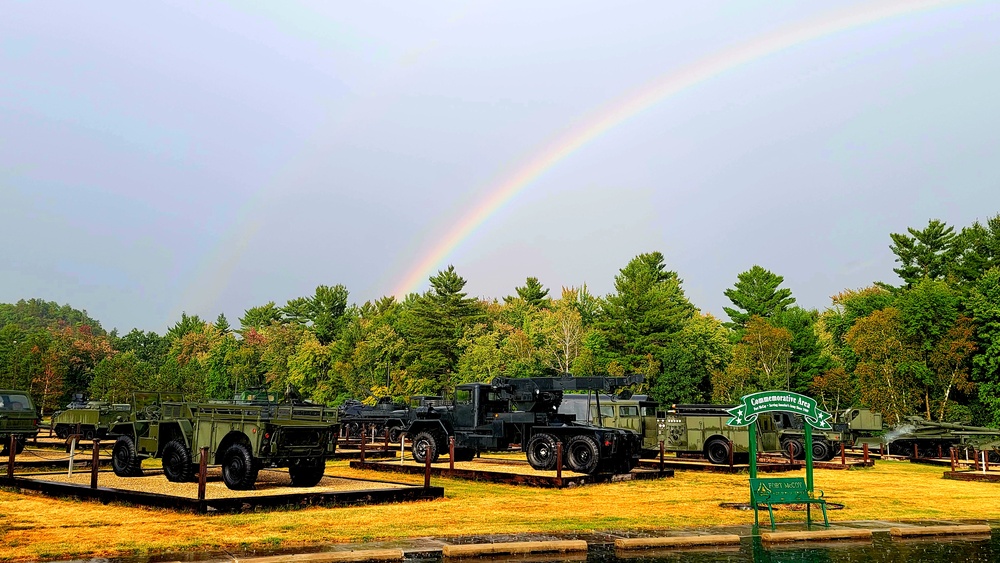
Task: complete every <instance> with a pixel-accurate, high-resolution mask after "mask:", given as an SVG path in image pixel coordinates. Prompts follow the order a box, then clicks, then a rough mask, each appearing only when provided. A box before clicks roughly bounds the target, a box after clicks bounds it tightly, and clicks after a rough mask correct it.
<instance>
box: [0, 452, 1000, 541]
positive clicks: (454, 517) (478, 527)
mask: <svg viewBox="0 0 1000 563" xmlns="http://www.w3.org/2000/svg"><path fill="white" fill-rule="evenodd" d="M942 471H943V468H941V467H931V466H924V465H915V464H910V463H906V462H879V463H878V465H877V466H876V467H875V468H872V469H866V470H854V471H833V470H821V469H817V470H816V473H815V483H816V488H817V489H822V490H824V491H825V493H826V497H825V498H826V499H827V500H828V501H830V502H836V503H841V504H844V505H845V508H844V510H838V511H832V512H830V518H831V520H832V521H833V522H836V521H838V520H870V519H879V520H883V519H890V520H913V519H925V518H931V519H934V518H948V519H982V518H995V517H996V515H997V514H1000V485H998V484H992V483H976V482H961V481H948V480H944V479H942V478H941V473H942ZM327 474H328V475H339V476H349V477H358V478H370V479H378V480H387V479H388V480H393V481H399V482H409V483H421V482H422V481H423V477H422V476H407V475H401V474H400V475H396V474H386V473H375V472H367V471H359V470H354V469H350V468H348V467H347V462H336V463H331V464H330V465H329V467H328V470H327ZM786 475H788V476H791V475H796V474H786ZM797 475H799V476H802V475H803V472H801V471H800V472H798V474H797ZM432 482H433V484H434V485H440V486H443V487H444V489H445V498H443V499H439V500H435V501H424V502H413V503H401V504H391V505H378V506H355V507H338V508H304V509H297V510H269V511H262V512H254V513H249V514H217V515H197V514H192V513H177V512H173V511H170V510H165V509H152V508H137V507H132V506H127V505H102V504H99V503H94V502H83V501H71V500H62V499H54V498H50V497H45V496H40V495H36V494H21V493H18V492H16V491H14V490H11V489H0V560H3V561H8V560H13V561H19V560H35V559H68V558H73V557H84V556H87V557H92V556H102V557H103V556H114V555H143V554H150V553H157V552H164V551H175V550H185V549H187V550H196V549H204V548H237V549H238V548H248V547H262V548H274V547H289V546H297V545H308V544H317V543H332V542H361V541H373V540H388V539H399V538H407V537H421V536H449V535H471V534H484V533H490V534H504V533H519V532H551V531H588V530H640V529H641V530H649V529H664V528H672V529H678V528H686V527H702V526H723V525H730V524H749V523H752V521H753V513H752V512H749V511H738V510H732V509H725V508H721V507H720V506H719V503H721V502H746V501H747V500H748V492H747V476H746V475H719V474H711V473H698V472H682V471H678V472H677V474H676V477H674V478H673V479H663V480H656V481H636V482H626V483H612V484H603V485H590V486H585V487H577V488H569V489H563V490H553V489H537V488H530V487H524V486H521V487H519V486H509V485H494V484H486V483H474V482H468V481H462V480H458V479H446V478H435V479H433V480H432ZM776 516H778V517H779V518H780V519H782V520H786V519H787V520H794V521H798V520H801V519H802V518H803V515H802V514H799V513H797V512H788V511H781V512H778V513H776Z"/></svg>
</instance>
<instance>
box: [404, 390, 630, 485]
mask: <svg viewBox="0 0 1000 563" xmlns="http://www.w3.org/2000/svg"><path fill="white" fill-rule="evenodd" d="M641 382H642V376H628V377H573V376H568V375H567V376H562V377H529V378H507V377H497V378H494V379H493V381H492V382H490V383H467V384H462V385H458V386H456V388H455V399H454V402H453V403H452V404H450V405H444V406H442V405H438V406H434V405H433V404H426V405H424V406H419V407H417V408H415V409H410V411H409V412H410V421H409V424H408V425H407V427H406V430H405V431H406V434H407V435H408V436H410V437H411V439H412V440H413V446H412V451H413V457H414V459H416V460H417V461H418V462H423V461H424V460H426V459H428V458H430V459H431V461H436V460H437V458H438V456H439V455H440V454H441V453H442V452H446V451H448V446H449V444H448V439H449V438H454V439H455V459H456V461H463V460H465V461H468V460H471V459H472V458H473V457H474V456H475V455H476V453H477V452H483V451H504V450H507V449H508V448H509V447H510V446H511V445H518V446H520V447H521V449H522V451H524V452H525V455H526V457H527V459H528V463H529V464H530V465H531V466H532V467H533V468H534V469H538V470H552V469H555V467H556V463H557V459H556V444H557V442H561V443H562V444H564V446H565V450H564V453H565V455H564V464H565V465H566V466H567V467H568V468H569V469H570V470H572V471H575V472H577V473H585V474H591V473H628V472H629V471H631V470H632V468H633V467H635V465H636V464H637V463H638V460H639V453H640V449H641V446H642V444H641V439H640V437H639V435H638V434H637V433H635V432H634V431H632V430H624V429H618V428H603V427H599V426H595V425H593V424H591V423H589V422H587V421H580V422H578V421H576V417H575V416H574V415H571V414H560V413H559V412H558V408H559V405H560V403H561V402H562V399H563V392H564V391H569V390H593V391H598V392H600V391H604V392H612V391H615V390H616V389H619V388H621V387H624V386H626V385H631V384H633V383H641Z"/></svg>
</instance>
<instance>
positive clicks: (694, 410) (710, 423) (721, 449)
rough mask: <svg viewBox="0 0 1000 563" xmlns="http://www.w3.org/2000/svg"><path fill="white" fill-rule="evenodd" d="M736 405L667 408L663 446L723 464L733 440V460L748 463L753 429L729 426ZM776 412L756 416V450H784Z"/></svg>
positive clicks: (672, 450) (727, 458)
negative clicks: (776, 421) (776, 420)
mask: <svg viewBox="0 0 1000 563" xmlns="http://www.w3.org/2000/svg"><path fill="white" fill-rule="evenodd" d="M734 406H735V405H729V406H727V405H695V404H691V405H672V406H671V408H670V409H668V410H667V411H666V414H665V419H664V424H665V426H666V429H665V435H666V444H665V447H664V449H666V450H667V451H670V452H675V453H678V454H694V455H702V456H704V457H705V458H706V459H708V461H710V462H712V463H714V464H717V465H721V464H727V463H729V454H730V443H732V453H733V460H734V461H738V462H741V463H745V462H746V461H747V460H748V459H749V455H750V454H749V452H750V432H749V430H748V429H747V427H745V426H729V425H728V424H726V422H728V421H729V419H730V418H732V415H731V414H729V412H728V411H727V409H731V408H733V407H734ZM773 414H774V413H764V414H761V415H759V416H758V417H757V422H755V424H756V431H757V432H756V433H757V451H758V452H778V451H781V450H780V448H781V443H780V436H779V434H778V426H777V424H776V423H775V418H774V417H773V416H772V415H773Z"/></svg>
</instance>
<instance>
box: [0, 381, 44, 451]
mask: <svg viewBox="0 0 1000 563" xmlns="http://www.w3.org/2000/svg"><path fill="white" fill-rule="evenodd" d="M37 435H38V412H37V411H36V410H35V403H33V402H32V401H31V396H30V395H28V393H27V392H25V391H17V390H13V389H9V390H8V389H0V454H6V453H8V450H9V449H10V438H11V436H13V437H14V453H15V454H19V453H21V452H23V451H24V445H25V444H26V443H27V441H28V439H29V438H34V437H35V436H37Z"/></svg>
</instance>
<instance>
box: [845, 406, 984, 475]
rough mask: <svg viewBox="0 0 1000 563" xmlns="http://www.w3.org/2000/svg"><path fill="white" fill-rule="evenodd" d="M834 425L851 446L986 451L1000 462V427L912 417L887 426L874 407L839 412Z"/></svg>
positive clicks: (929, 453) (899, 451)
mask: <svg viewBox="0 0 1000 563" xmlns="http://www.w3.org/2000/svg"><path fill="white" fill-rule="evenodd" d="M833 428H834V430H835V431H838V432H840V433H841V434H842V441H843V442H844V444H846V445H847V446H855V447H856V446H858V445H861V444H868V445H869V446H870V447H878V448H885V449H886V451H887V452H888V453H890V454H893V455H906V456H911V455H913V447H914V446H916V447H917V453H918V454H919V455H920V456H921V457H935V456H937V455H938V448H940V449H941V450H942V453H943V451H947V450H948V449H950V448H953V447H954V448H958V449H960V450H972V449H975V450H977V451H986V452H988V455H989V459H990V462H992V463H1000V429H997V428H986V427H983V426H970V425H968V424H962V423H952V422H934V421H930V420H927V419H925V418H923V417H920V416H909V417H906V418H904V419H903V421H902V422H901V423H900V424H896V425H894V426H886V425H885V424H883V421H882V415H881V414H880V413H877V412H874V411H872V410H871V409H866V408H857V407H850V408H847V409H844V410H843V411H840V412H838V413H836V414H835V417H834V421H833Z"/></svg>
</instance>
